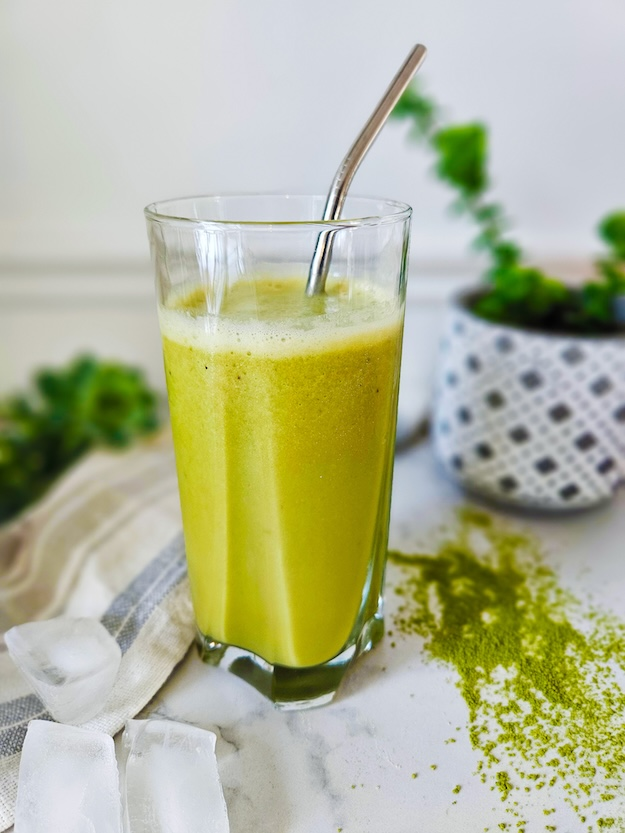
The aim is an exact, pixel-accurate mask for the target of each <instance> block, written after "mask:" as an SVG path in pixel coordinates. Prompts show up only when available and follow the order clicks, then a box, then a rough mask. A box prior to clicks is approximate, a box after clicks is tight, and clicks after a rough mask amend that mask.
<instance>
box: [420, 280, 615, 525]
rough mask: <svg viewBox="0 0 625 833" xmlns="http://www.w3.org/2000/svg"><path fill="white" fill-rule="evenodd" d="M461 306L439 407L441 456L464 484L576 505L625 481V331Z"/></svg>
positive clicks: (505, 496)
mask: <svg viewBox="0 0 625 833" xmlns="http://www.w3.org/2000/svg"><path fill="white" fill-rule="evenodd" d="M474 297H475V291H473V292H465V293H462V294H461V295H459V296H458V297H457V299H456V300H455V301H454V302H453V303H452V305H451V307H450V310H449V313H448V316H447V322H446V328H445V333H444V337H443V341H442V345H441V352H440V358H439V366H438V374H437V385H436V398H435V408H434V425H433V430H434V443H435V449H436V453H437V456H438V457H439V459H440V461H441V463H442V464H443V466H444V467H445V468H446V469H447V470H448V472H449V473H450V474H451V475H452V476H453V477H454V478H455V479H456V480H457V481H459V482H460V483H461V484H462V485H464V486H465V487H467V488H468V489H470V490H473V491H475V492H478V493H480V494H483V495H485V496H487V497H489V498H491V499H494V500H497V501H500V502H505V503H507V504H515V505H517V506H523V507H529V508H538V509H550V510H570V509H581V508H585V507H589V506H594V505H596V504H599V503H602V502H604V501H606V500H609V499H610V498H611V497H612V495H613V494H614V492H615V490H616V489H617V488H618V486H619V485H622V484H623V483H625V338H623V337H620V336H619V337H607V338H606V337H601V338H596V337H594V338H593V337H576V336H562V335H549V334H543V333H539V332H533V331H530V330H521V329H518V328H514V327H507V326H501V325H496V324H491V323H489V322H488V321H484V320H483V319H481V318H478V317H477V316H476V315H474V314H473V313H472V312H471V311H470V310H469V309H468V303H469V302H470V300H471V298H474Z"/></svg>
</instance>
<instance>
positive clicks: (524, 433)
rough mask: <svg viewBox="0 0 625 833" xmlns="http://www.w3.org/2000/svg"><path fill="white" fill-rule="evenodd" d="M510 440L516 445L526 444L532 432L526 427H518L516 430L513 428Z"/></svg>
mask: <svg viewBox="0 0 625 833" xmlns="http://www.w3.org/2000/svg"><path fill="white" fill-rule="evenodd" d="M509 437H510V439H511V440H512V442H514V443H519V445H520V444H521V443H526V442H527V441H528V440H529V438H530V432H529V431H528V430H527V428H525V426H524V425H517V427H516V428H513V429H512V430H511V431H510V434H509Z"/></svg>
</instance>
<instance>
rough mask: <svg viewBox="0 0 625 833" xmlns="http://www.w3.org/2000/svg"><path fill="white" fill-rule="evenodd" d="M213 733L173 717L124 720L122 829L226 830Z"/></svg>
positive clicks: (132, 832) (136, 832) (130, 832)
mask: <svg viewBox="0 0 625 833" xmlns="http://www.w3.org/2000/svg"><path fill="white" fill-rule="evenodd" d="M215 741H216V738H215V735H214V734H213V733H212V732H207V731H205V730H204V729H198V728H196V727H195V726H188V725H187V724H185V723H176V722H174V721H172V720H129V721H128V722H127V723H126V730H125V732H124V737H123V748H124V752H125V754H126V756H127V757H126V775H125V778H124V785H123V788H122V792H123V798H124V815H125V819H124V820H125V829H126V831H127V833H228V831H229V829H230V828H229V824H228V814H227V810H226V802H225V801H224V797H223V792H222V789H221V783H220V781H219V773H218V771H217V759H216V757H215Z"/></svg>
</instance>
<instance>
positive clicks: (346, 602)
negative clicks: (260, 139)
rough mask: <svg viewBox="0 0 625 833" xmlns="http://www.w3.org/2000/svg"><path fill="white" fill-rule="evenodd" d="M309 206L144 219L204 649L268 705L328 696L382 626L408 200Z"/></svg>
mask: <svg viewBox="0 0 625 833" xmlns="http://www.w3.org/2000/svg"><path fill="white" fill-rule="evenodd" d="M324 202H325V198H323V197H291V196H249V197H243V196H227V197H195V198H188V199H179V200H171V201H168V202H162V203H155V204H153V205H150V206H148V208H147V209H146V212H145V213H146V218H147V224H148V232H149V237H150V245H151V250H152V256H153V261H154V266H155V270H156V281H157V288H158V310H159V318H160V326H161V333H162V337H163V351H164V357H165V371H166V377H167V389H168V396H169V407H170V413H171V423H172V429H173V438H174V446H175V452H176V464H177V470H178V482H179V488H180V501H181V506H182V516H183V525H184V535H185V543H186V550H187V560H188V565H189V577H190V581H191V592H192V596H193V605H194V609H195V615H196V619H197V625H198V639H199V644H200V649H201V653H202V656H203V658H204V659H205V660H206V661H208V662H214V663H217V662H221V663H222V664H225V663H227V665H228V667H229V668H230V669H231V670H232V671H233V672H235V673H236V674H238V675H239V676H241V677H243V678H245V679H247V680H248V681H249V682H250V683H252V684H253V685H255V686H256V687H257V688H258V689H259V690H261V691H262V692H263V693H264V694H265V695H267V696H268V697H270V698H271V699H272V700H273V701H274V702H275V703H276V704H278V705H280V706H281V707H283V708H303V707H306V706H311V705H319V704H321V703H325V702H328V701H330V700H331V699H332V697H333V696H334V694H335V692H336V689H337V687H338V685H339V683H340V681H341V679H342V677H343V675H344V673H345V671H346V669H347V667H348V666H349V664H350V662H351V661H352V660H353V659H354V658H355V657H357V656H358V655H359V654H361V653H362V652H363V651H367V650H369V649H370V648H371V647H372V646H373V645H374V644H375V642H376V641H377V640H378V639H379V638H380V636H381V635H382V633H383V618H382V585H383V578H384V563H385V557H386V548H387V539H388V524H389V510H390V498H391V479H392V470H393V448H394V440H395V422H396V412H397V393H398V387H399V365H400V357H401V343H402V329H403V318H404V299H405V270H406V261H407V255H408V243H409V231H410V215H411V209H410V208H409V207H408V206H407V205H404V204H401V203H396V202H389V201H384V200H375V199H360V198H348V200H347V201H346V204H345V208H344V210H343V218H342V219H341V220H338V221H334V222H321V221H319V220H318V219H317V218H318V217H320V216H322V213H323V207H324ZM326 230H332V231H333V232H334V234H333V235H332V241H333V245H332V259H331V265H330V272H329V276H328V280H327V284H326V289H325V292H324V293H323V294H322V295H318V296H315V297H312V298H308V297H306V295H305V285H306V279H307V276H308V270H309V267H310V262H311V258H312V256H313V252H314V250H315V245H316V243H317V240H318V238H319V235H320V233H321V232H323V231H326Z"/></svg>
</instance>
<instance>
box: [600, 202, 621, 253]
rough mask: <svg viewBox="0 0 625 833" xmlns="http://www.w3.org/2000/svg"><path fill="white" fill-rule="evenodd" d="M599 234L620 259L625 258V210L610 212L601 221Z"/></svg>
mask: <svg viewBox="0 0 625 833" xmlns="http://www.w3.org/2000/svg"><path fill="white" fill-rule="evenodd" d="M599 235H600V237H601V238H602V240H604V241H605V242H606V243H607V244H608V246H609V247H610V248H611V249H612V251H613V252H614V255H615V256H616V258H618V259H619V260H625V211H615V212H613V213H612V214H608V216H607V217H604V218H603V220H601V222H600V223H599Z"/></svg>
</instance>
